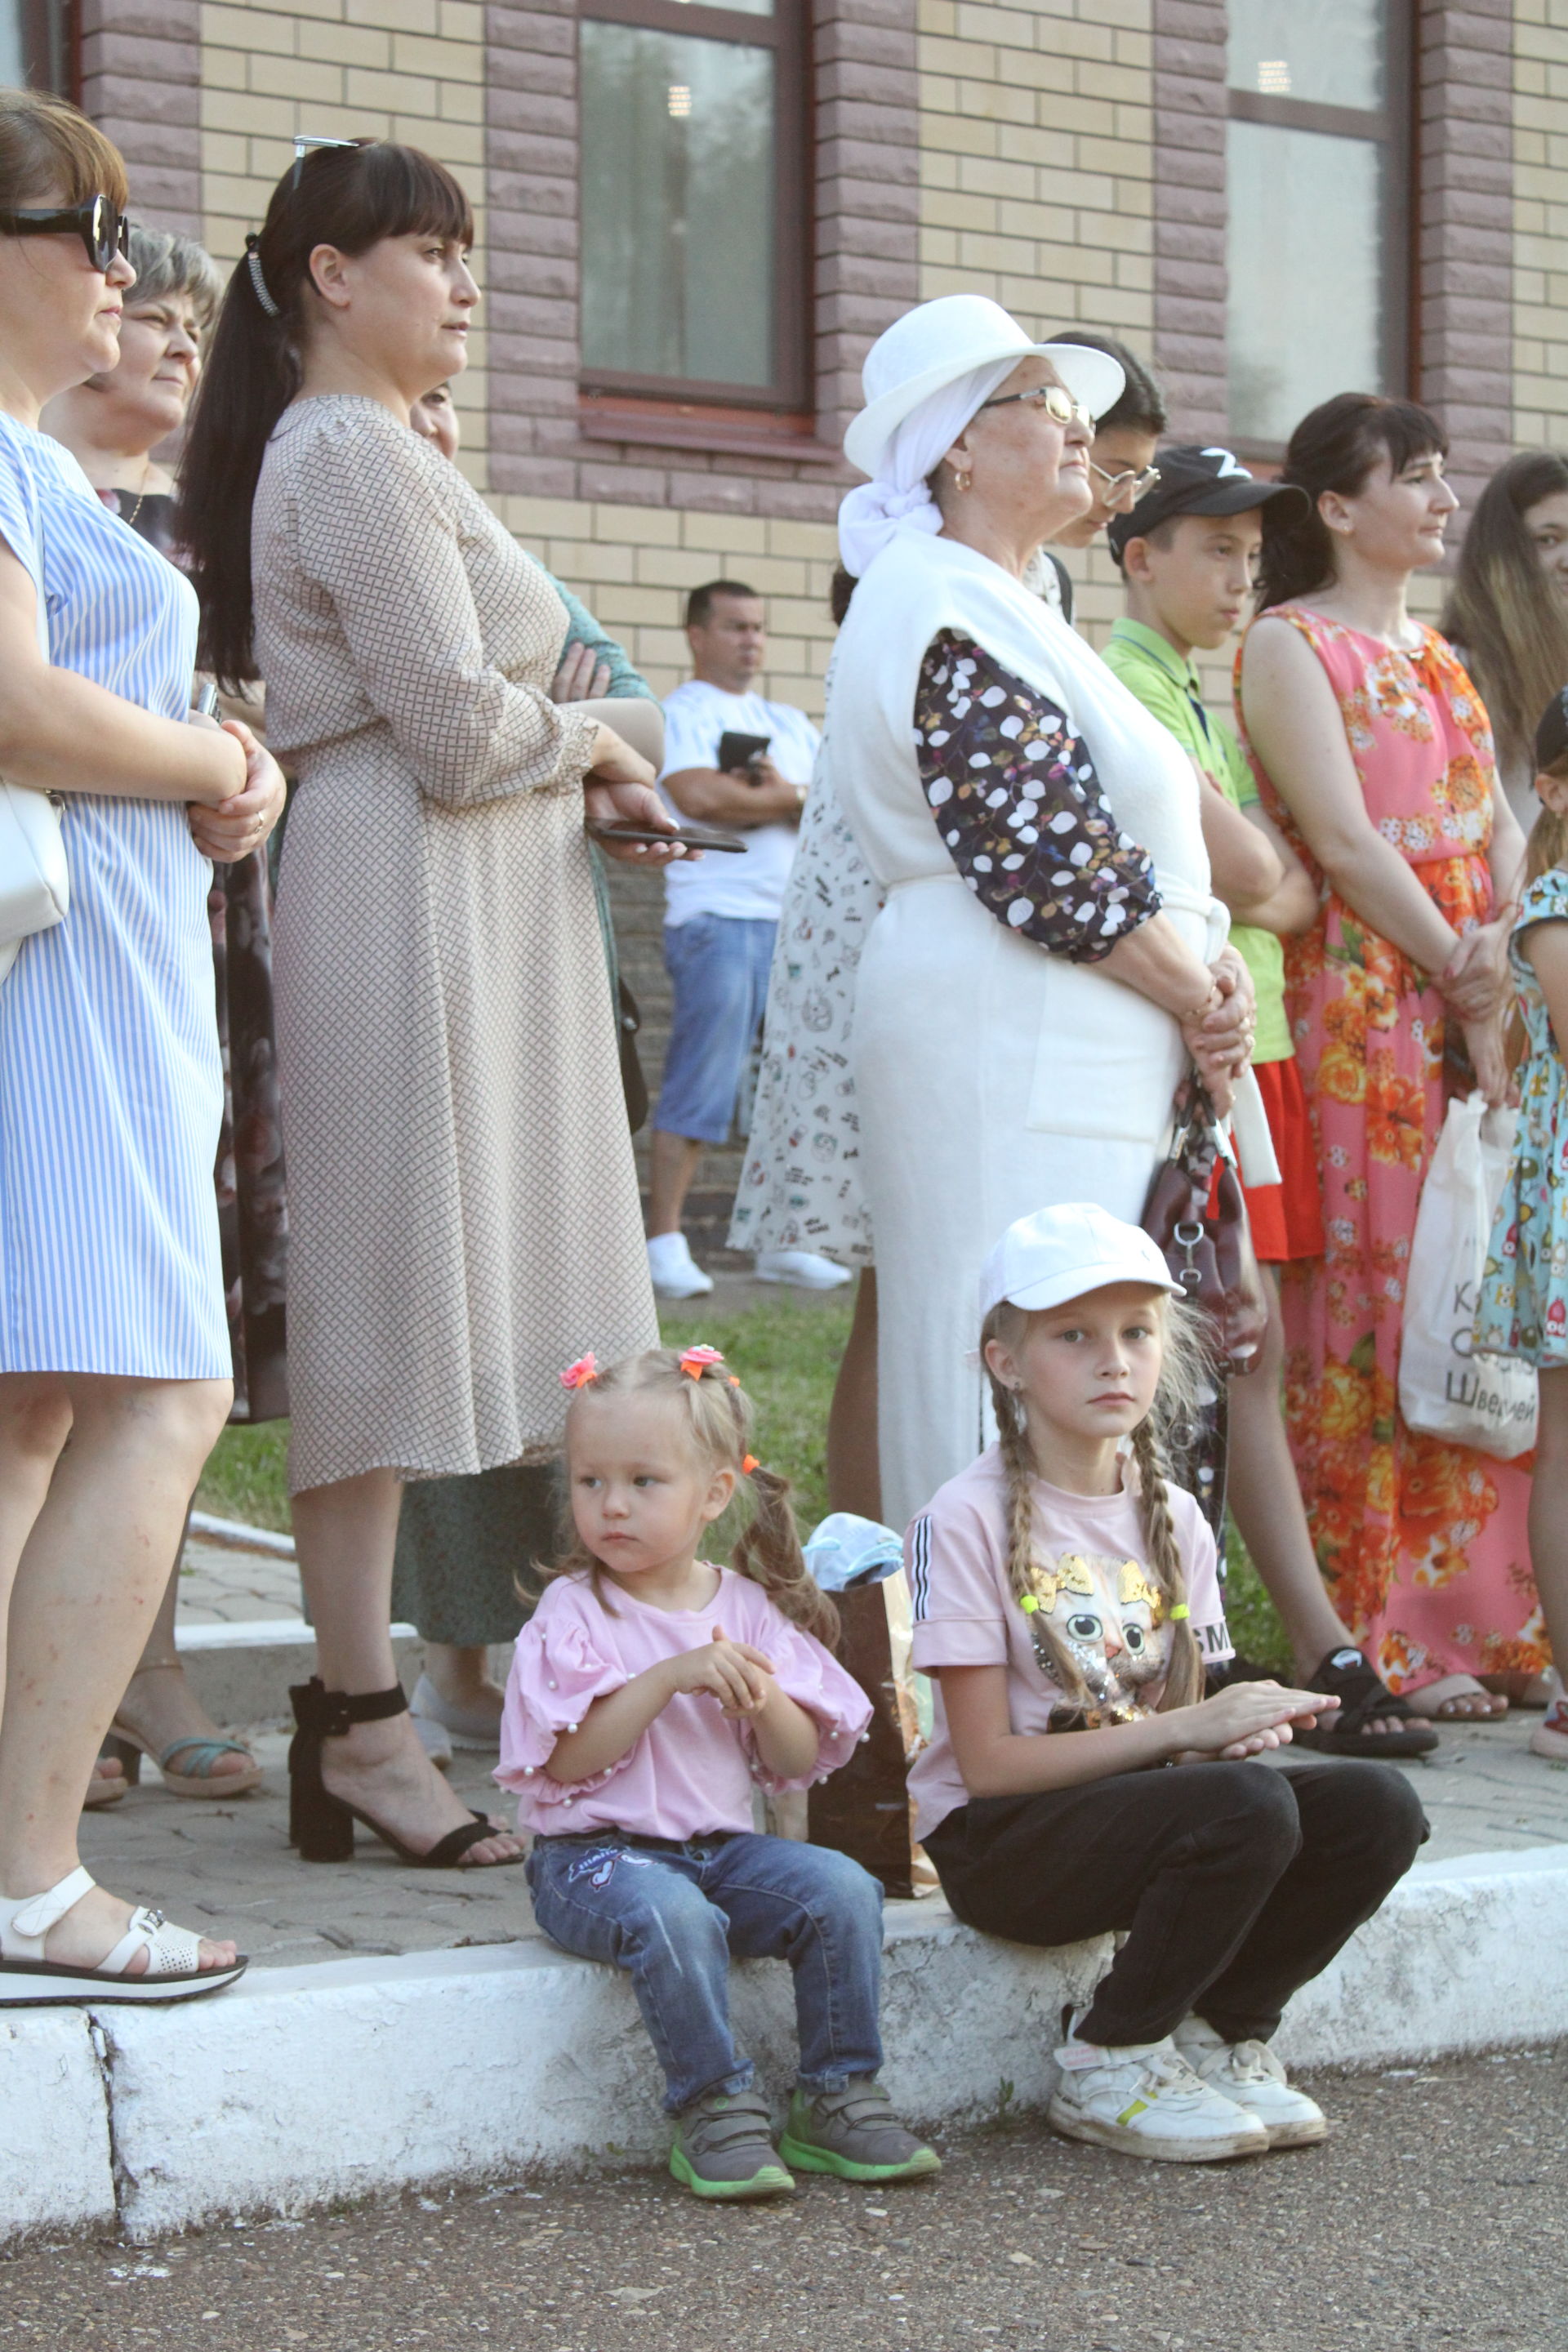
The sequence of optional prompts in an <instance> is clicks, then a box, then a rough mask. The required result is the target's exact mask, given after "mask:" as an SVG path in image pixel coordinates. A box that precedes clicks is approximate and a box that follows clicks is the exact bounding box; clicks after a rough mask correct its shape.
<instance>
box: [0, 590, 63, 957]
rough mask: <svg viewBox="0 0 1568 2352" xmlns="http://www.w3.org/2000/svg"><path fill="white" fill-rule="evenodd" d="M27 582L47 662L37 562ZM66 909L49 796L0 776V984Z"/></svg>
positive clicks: (59, 838) (56, 821)
mask: <svg viewBox="0 0 1568 2352" xmlns="http://www.w3.org/2000/svg"><path fill="white" fill-rule="evenodd" d="M32 577H33V586H34V589H35V591H36V592H37V631H38V651H39V652H40V653H41V654H42V655H43V656H44V659H45V660H46V661H47V660H48V658H49V619H48V602H47V598H46V596H45V594H44V587H43V573H42V559H41V558H39V561H38V568H37V569H36V570H34V572H33V574H32ZM69 905H70V867H69V866H68V865H67V863H66V845H65V836H64V835H63V834H62V833H61V831H60V813H59V810H58V807H57V805H56V803H55V802H54V800H53V798H52V797H51V795H50V794H49V793H40V792H35V791H34V790H33V789H32V787H31V786H30V785H28V784H14V783H12V782H11V781H10V779H9V778H8V777H6V776H0V983H3V982H4V981H5V975H6V973H7V972H8V971H10V969H11V966H12V965H13V964H14V963H15V962H16V950H17V949H18V948H19V947H20V946H21V944H22V941H23V940H26V939H30V938H31V937H32V935H33V933H34V932H35V931H47V930H48V929H50V928H51V926H52V925H54V924H55V923H58V922H60V921H62V920H63V919H64V918H65V914H66V910H67V908H68V907H69Z"/></svg>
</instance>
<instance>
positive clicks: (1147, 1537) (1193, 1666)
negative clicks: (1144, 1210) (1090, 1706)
mask: <svg viewBox="0 0 1568 2352" xmlns="http://www.w3.org/2000/svg"><path fill="white" fill-rule="evenodd" d="M1155 1312H1156V1313H1157V1314H1158V1315H1159V1317H1160V1319H1161V1323H1162V1326H1163V1341H1164V1349H1163V1361H1162V1364H1161V1368H1160V1385H1159V1387H1158V1389H1157V1390H1156V1391H1155V1395H1154V1402H1153V1405H1152V1409H1151V1411H1150V1412H1149V1414H1148V1416H1147V1418H1146V1419H1145V1420H1143V1421H1141V1422H1140V1423H1139V1424H1138V1426H1137V1428H1136V1429H1135V1430H1134V1431H1133V1433H1132V1461H1133V1466H1134V1468H1135V1470H1136V1472H1137V1477H1138V1510H1139V1517H1140V1518H1141V1519H1142V1527H1143V1541H1144V1545H1145V1547H1146V1549H1147V1551H1148V1555H1149V1557H1148V1560H1147V1562H1146V1565H1147V1568H1148V1570H1149V1574H1150V1578H1151V1580H1152V1582H1153V1583H1154V1584H1155V1585H1156V1586H1157V1587H1158V1589H1159V1592H1160V1596H1161V1613H1162V1615H1163V1617H1164V1618H1165V1620H1166V1621H1167V1622H1170V1623H1171V1654H1170V1663H1169V1664H1168V1666H1167V1668H1166V1673H1165V1686H1164V1689H1163V1692H1162V1693H1161V1696H1160V1711H1161V1712H1162V1713H1163V1712H1165V1711H1166V1710H1167V1709H1168V1708H1171V1707H1177V1706H1192V1705H1193V1704H1194V1701H1195V1700H1197V1699H1199V1698H1201V1697H1202V1696H1203V1682H1204V1675H1203V1662H1202V1660H1201V1659H1200V1657H1199V1655H1198V1645H1197V1641H1196V1638H1195V1636H1194V1633H1193V1626H1192V1620H1191V1618H1190V1617H1188V1616H1186V1615H1183V1616H1181V1617H1178V1618H1175V1619H1174V1620H1172V1612H1173V1610H1175V1609H1178V1608H1180V1609H1183V1610H1184V1609H1185V1605H1186V1598H1187V1582H1186V1577H1185V1574H1184V1571H1183V1568H1182V1554H1181V1547H1180V1545H1179V1544H1178V1543H1177V1540H1176V1523H1175V1519H1174V1517H1173V1516H1172V1511H1171V1497H1170V1491H1169V1487H1168V1485H1167V1480H1168V1478H1169V1475H1170V1473H1169V1468H1168V1465H1167V1463H1166V1457H1165V1444H1164V1439H1165V1433H1166V1432H1167V1431H1168V1430H1169V1429H1170V1428H1171V1427H1172V1426H1173V1424H1175V1423H1180V1422H1183V1421H1185V1420H1189V1419H1191V1418H1192V1417H1193V1416H1194V1412H1195V1409H1196V1403H1197V1398H1198V1395H1199V1392H1200V1391H1201V1389H1202V1386H1203V1381H1204V1370H1205V1341H1204V1336H1203V1325H1202V1321H1201V1319H1200V1318H1199V1316H1198V1314H1197V1313H1196V1311H1195V1310H1194V1308H1192V1307H1189V1306H1187V1304H1186V1302H1185V1301H1184V1300H1183V1299H1177V1298H1169V1297H1167V1298H1163V1299H1162V1300H1161V1301H1160V1304H1159V1306H1158V1307H1157V1308H1156V1309H1155ZM1028 1321H1029V1317H1028V1314H1027V1312H1026V1309H1025V1308H1023V1307H1015V1306H1014V1305H1013V1303H1012V1301H1011V1300H1010V1299H1003V1300H1002V1302H1001V1303H1000V1305H998V1306H996V1307H993V1308H992V1309H991V1312H990V1313H989V1315H987V1317H986V1318H985V1321H984V1325H983V1327H982V1329H981V1334H980V1360H981V1362H982V1363H983V1364H984V1367H985V1375H986V1378H987V1380H988V1381H989V1382H990V1386H991V1406H992V1411H993V1412H994V1414H995V1416H996V1432H997V1439H998V1444H999V1448H1000V1452H1001V1455H1002V1467H1003V1471H1004V1474H1005V1479H1006V1489H1007V1582H1008V1585H1009V1588H1010V1590H1011V1591H1012V1594H1013V1598H1014V1600H1015V1601H1023V1600H1024V1599H1025V1598H1026V1596H1028V1595H1030V1594H1032V1592H1033V1591H1034V1585H1033V1581H1032V1577H1031V1570H1033V1567H1034V1562H1035V1497H1034V1489H1033V1486H1032V1485H1031V1483H1030V1482H1031V1481H1032V1480H1033V1479H1035V1478H1037V1477H1038V1476H1039V1475H1040V1471H1039V1466H1038V1465H1037V1462H1036V1460H1035V1453H1034V1448H1033V1446H1032V1445H1031V1444H1030V1443H1029V1429H1028V1423H1027V1420H1026V1416H1025V1412H1024V1403H1023V1399H1022V1398H1021V1397H1020V1395H1019V1394H1018V1392H1017V1391H1016V1390H1015V1389H1011V1388H1009V1387H1008V1386H1007V1385H1006V1383H1005V1381H1001V1380H999V1379H998V1378H997V1376H996V1374H995V1373H994V1371H993V1370H992V1369H991V1366H990V1364H989V1363H988V1362H987V1361H986V1356H985V1347H986V1342H987V1341H988V1340H991V1339H998V1340H1000V1341H1001V1343H1002V1345H1003V1346H1004V1347H1005V1348H1009V1349H1015V1348H1016V1347H1017V1346H1018V1344H1019V1342H1020V1341H1021V1340H1022V1339H1023V1337H1024V1333H1025V1331H1026V1328H1027V1326H1028ZM1030 1631H1031V1633H1032V1635H1033V1638H1034V1641H1035V1644H1036V1647H1037V1649H1040V1648H1043V1649H1045V1650H1046V1652H1047V1654H1048V1655H1049V1657H1050V1659H1051V1663H1052V1667H1053V1673H1054V1679H1055V1680H1056V1682H1057V1684H1058V1687H1059V1689H1060V1690H1061V1691H1062V1693H1063V1695H1064V1696H1066V1697H1067V1698H1068V1699H1069V1700H1072V1701H1075V1702H1076V1703H1078V1704H1079V1705H1083V1704H1086V1703H1087V1702H1088V1699H1089V1687H1088V1685H1087V1684H1086V1683H1085V1681H1084V1678H1083V1674H1082V1671H1081V1669H1080V1668H1079V1664H1078V1663H1077V1661H1076V1660H1075V1659H1074V1658H1073V1657H1072V1655H1071V1654H1070V1653H1069V1652H1068V1649H1067V1647H1066V1645H1065V1644H1064V1643H1062V1642H1061V1641H1060V1640H1059V1639H1058V1636H1057V1634H1056V1633H1055V1631H1054V1629H1053V1627H1052V1625H1051V1622H1050V1620H1049V1618H1048V1616H1047V1613H1046V1612H1045V1611H1044V1610H1040V1611H1037V1612H1036V1613H1035V1615H1034V1617H1033V1619H1032V1622H1031V1626H1030Z"/></svg>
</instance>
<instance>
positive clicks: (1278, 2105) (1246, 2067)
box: [1171, 2017, 1329, 2147]
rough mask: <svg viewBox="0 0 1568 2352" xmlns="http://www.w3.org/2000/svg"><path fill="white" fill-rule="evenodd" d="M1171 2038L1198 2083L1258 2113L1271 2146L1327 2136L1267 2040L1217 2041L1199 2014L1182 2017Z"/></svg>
mask: <svg viewBox="0 0 1568 2352" xmlns="http://www.w3.org/2000/svg"><path fill="white" fill-rule="evenodd" d="M1171 2038H1172V2040H1173V2042H1174V2043H1175V2045H1176V2048H1177V2050H1178V2051H1179V2052H1180V2053H1181V2055H1182V2056H1183V2057H1184V2059H1185V2060H1186V2062H1187V2063H1188V2065H1189V2066H1190V2067H1191V2068H1192V2070H1193V2072H1194V2074H1196V2076H1197V2077H1198V2079H1199V2081H1200V2082H1203V2083H1207V2084H1209V2086H1210V2088H1211V2089H1213V2090H1215V2091H1219V2092H1221V2093H1222V2094H1223V2095H1224V2096H1225V2097H1226V2098H1227V2099H1233V2100H1234V2101H1235V2103H1236V2105H1237V2106H1238V2107H1244V2108H1245V2109H1246V2111H1247V2114H1248V2115H1249V2116H1256V2117H1257V2119H1258V2122H1259V2123H1260V2124H1261V2125H1262V2126H1263V2128H1264V2130H1265V2131H1266V2132H1267V2133H1268V2145H1269V2147H1310V2146H1311V2145H1312V2143H1313V2142H1314V2141H1315V2140H1320V2139H1327V2137H1328V2136H1329V2119H1328V2117H1327V2116H1325V2115H1324V2113H1323V2111H1322V2109H1321V2107H1320V2106H1319V2105H1318V2104H1317V2102H1316V2101H1315V2100H1313V2099H1310V2098H1309V2097H1308V2096H1307V2094H1306V2092H1305V2091H1298V2090H1295V2089H1293V2088H1292V2086H1291V2084H1289V2081H1288V2080H1287V2078H1286V2074H1285V2069H1284V2067H1283V2066H1282V2065H1281V2064H1280V2063H1279V2059H1278V2058H1276V2056H1275V2055H1274V2053H1273V2051H1272V2050H1270V2048H1269V2047H1268V2042H1225V2041H1222V2040H1221V2038H1220V2036H1219V2035H1218V2034H1217V2033H1216V2032H1215V2030H1214V2027H1213V2026H1212V2025H1205V2022H1204V2021H1203V2019H1202V2018H1201V2017H1184V2018H1183V2020H1182V2021H1181V2023H1180V2025H1178V2026H1177V2028H1176V2030H1175V2032H1174V2033H1173V2035H1172V2037H1171Z"/></svg>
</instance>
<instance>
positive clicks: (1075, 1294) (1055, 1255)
mask: <svg viewBox="0 0 1568 2352" xmlns="http://www.w3.org/2000/svg"><path fill="white" fill-rule="evenodd" d="M1113 1282H1142V1283H1147V1285H1148V1286H1149V1287H1150V1289H1151V1290H1169V1291H1179V1290H1180V1289H1181V1284H1180V1283H1179V1282H1177V1281H1176V1280H1175V1278H1174V1277H1173V1275H1172V1273H1171V1270H1170V1268H1169V1266H1168V1265H1166V1264H1165V1261H1164V1259H1163V1257H1162V1256H1161V1255H1160V1251H1159V1248H1158V1245H1157V1244H1155V1243H1154V1242H1153V1241H1152V1240H1151V1238H1150V1236H1149V1235H1148V1234H1146V1233H1144V1232H1143V1231H1142V1228H1141V1227H1139V1226H1137V1225H1124V1224H1123V1223H1122V1222H1121V1218H1120V1217H1112V1216H1109V1215H1108V1214H1107V1213H1106V1212H1105V1211H1104V1210H1103V1209H1101V1208H1097V1207H1096V1205H1095V1203H1094V1202H1092V1201H1068V1202H1067V1203H1066V1204H1065V1205H1064V1206H1063V1207H1061V1208H1059V1209H1037V1210H1036V1211H1035V1213H1034V1215H1033V1216H1032V1217H1020V1218H1019V1219H1018V1221H1017V1223H1016V1224H1012V1225H1009V1226H1008V1228H1007V1230H1006V1232H1005V1234H1003V1236H1002V1238H1001V1240H1000V1241H999V1242H998V1243H997V1244H996V1246H995V1248H994V1250H993V1251H992V1253H991V1255H990V1256H989V1257H988V1258H987V1259H986V1261H985V1269H984V1273H983V1274H982V1275H981V1277H980V1314H981V1319H982V1320H983V1321H984V1318H985V1317H986V1316H987V1315H989V1314H990V1312H991V1309H992V1308H993V1307H999V1306H1000V1305H1001V1303H1002V1301H1003V1300H1004V1299H1008V1300H1009V1301H1010V1302H1011V1303H1012V1305H1013V1306H1015V1307H1023V1308H1024V1309H1025V1310H1026V1312H1027V1313H1030V1314H1037V1313H1038V1312H1039V1310H1040V1309H1041V1308H1042V1307H1064V1306H1065V1305H1066V1304H1067V1302H1068V1299H1069V1298H1081V1297H1083V1296H1084V1294H1085V1293H1086V1292H1087V1291H1090V1290H1107V1289H1109V1288H1110V1285H1111V1284H1112V1283H1113Z"/></svg>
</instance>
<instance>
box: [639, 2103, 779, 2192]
mask: <svg viewBox="0 0 1568 2352" xmlns="http://www.w3.org/2000/svg"><path fill="white" fill-rule="evenodd" d="M669 2168H670V2170H671V2172H672V2173H673V2174H674V2175H675V2178H676V2179H677V2180H679V2181H680V2182H682V2183H683V2184H684V2186H685V2187H686V2188H688V2189H690V2191H691V2193H692V2195H693V2196H694V2197H712V2198H721V2199H723V2200H727V2201H728V2202H730V2203H735V2202H737V2201H738V2200H742V2199H744V2198H748V2197H792V2196H793V2195H794V2194H795V2182H794V2181H793V2180H792V2179H790V2177H789V2174H788V2173H787V2172H786V2171H785V2170H784V2166H783V2165H782V2163H781V2162H780V2161H779V2152H778V2150H777V2148H776V2147H774V2146H773V2134H772V2132H771V2131H770V2130H769V2128H768V2111H767V2107H766V2105H764V2103H763V2101H762V2100H761V2099H760V2098H759V2097H758V2096H757V2094H756V2093H755V2091H710V2092H709V2094H708V2095H707V2097H706V2098H702V2099H694V2100H693V2101H692V2103H691V2105H690V2106H689V2107H683V2108H682V2109H681V2111H680V2113H679V2116H677V2117H676V2119H675V2145H674V2147H672V2148H671V2149H670V2151H669Z"/></svg>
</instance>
